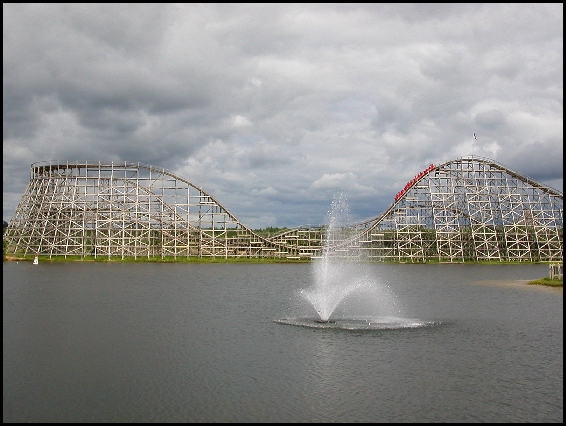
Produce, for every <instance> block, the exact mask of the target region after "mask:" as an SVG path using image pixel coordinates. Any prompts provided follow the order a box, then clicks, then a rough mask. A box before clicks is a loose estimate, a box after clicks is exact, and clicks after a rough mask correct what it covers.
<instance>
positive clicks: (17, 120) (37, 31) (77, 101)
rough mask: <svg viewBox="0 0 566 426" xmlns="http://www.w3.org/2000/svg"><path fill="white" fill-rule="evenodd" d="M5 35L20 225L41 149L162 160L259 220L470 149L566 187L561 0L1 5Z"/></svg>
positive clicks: (374, 191)
mask: <svg viewBox="0 0 566 426" xmlns="http://www.w3.org/2000/svg"><path fill="white" fill-rule="evenodd" d="M3 36H4V37H3V43H4V50H3V52H4V61H3V70H4V80H3V83H4V85H3V101H4V110H3V113H4V156H3V167H4V175H3V178H4V181H3V194H4V195H3V199H4V201H3V203H4V204H3V210H4V212H3V216H4V220H5V221H9V220H10V218H11V216H12V215H13V213H14V210H15V208H16V206H17V204H18V202H19V201H20V198H21V196H22V195H23V193H24V191H25V189H26V186H27V184H28V182H29V168H30V165H31V163H33V162H37V161H44V160H64V161H67V160H68V161H81V162H84V161H104V162H105V161H133V162H142V163H146V164H151V165H153V166H155V167H160V168H165V169H167V170H169V171H171V172H173V173H176V174H178V175H181V176H182V177H184V178H185V179H187V180H188V181H189V182H191V183H192V184H194V185H195V186H198V187H201V188H202V189H203V190H204V191H206V192H208V193H209V194H210V195H212V196H213V197H215V198H216V200H217V201H218V202H220V203H221V204H222V205H223V206H224V207H225V208H227V209H228V210H229V211H230V212H231V213H233V214H234V215H235V216H236V217H237V218H238V219H239V220H240V221H241V222H242V223H243V224H244V225H246V226H249V227H251V228H254V229H257V228H263V227H267V226H276V227H283V226H288V227H295V226H299V225H306V224H311V225H316V224H322V223H324V220H325V216H326V214H327V211H328V209H329V208H330V205H331V202H332V198H333V195H334V194H336V193H338V192H340V191H342V192H343V193H344V196H345V197H346V199H347V200H348V203H349V206H350V210H351V213H352V217H353V218H354V219H355V220H362V219H369V218H371V217H375V216H377V215H379V214H380V213H382V212H383V211H384V210H385V209H386V208H387V207H388V206H389V205H390V204H391V203H392V202H393V199H394V197H395V194H396V193H397V192H399V191H400V190H401V189H402V188H403V187H404V186H405V183H406V182H407V181H408V180H410V179H411V178H413V177H414V176H415V175H416V174H418V173H419V172H420V171H421V170H424V169H425V168H426V167H427V166H428V165H429V164H431V163H434V164H440V163H443V162H446V161H449V160H453V159H456V158H459V157H463V156H468V155H477V156H483V157H488V158H490V159H494V160H496V161H498V162H500V163H502V164H504V165H505V166H507V167H509V168H511V169H513V170H515V171H517V172H519V173H522V174H525V175H527V176H529V177H531V178H532V179H534V180H537V181H539V182H542V183H545V184H547V185H549V186H551V187H553V188H555V189H558V190H559V191H563V160H562V155H563V65H562V64H563V4H562V3H555V4H522V3H521V4H361V5H360V4H14V3H11V4H6V3H4V4H3ZM473 133H476V135H477V140H474V139H473V136H472V135H473Z"/></svg>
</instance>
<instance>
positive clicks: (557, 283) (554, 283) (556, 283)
mask: <svg viewBox="0 0 566 426" xmlns="http://www.w3.org/2000/svg"><path fill="white" fill-rule="evenodd" d="M562 281H563V279H562V278H560V279H558V278H554V279H550V278H549V277H545V278H539V279H538V280H533V281H529V284H531V285H545V286H548V287H562Z"/></svg>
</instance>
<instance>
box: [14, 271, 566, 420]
mask: <svg viewBox="0 0 566 426" xmlns="http://www.w3.org/2000/svg"><path fill="white" fill-rule="evenodd" d="M371 268H373V269H374V271H373V272H374V276H375V279H376V281H378V282H379V285H380V286H382V287H383V288H384V289H386V291H385V290H384V291H383V292H381V291H377V292H374V293H372V294H371V295H368V294H364V295H361V294H358V295H352V296H351V297H349V298H347V299H345V300H344V302H343V303H342V304H341V305H340V306H339V308H338V309H337V310H336V311H335V314H334V318H335V319H336V320H337V322H338V323H339V322H341V321H342V320H343V319H344V318H345V319H346V320H349V318H351V316H352V313H354V314H355V315H358V316H359V315H362V317H363V316H364V315H366V314H367V315H380V314H381V313H382V310H383V309H385V308H387V307H385V308H384V306H383V305H384V304H385V303H387V304H389V305H395V307H394V309H393V310H392V312H394V315H395V316H396V318H397V320H399V319H400V320H403V321H400V324H404V323H405V322H404V321H405V320H406V322H407V323H417V324H424V325H426V326H424V325H423V326H417V327H402V326H399V327H389V328H388V327H385V328H377V329H368V330H364V329H353V330H348V329H342V328H337V327H309V326H298V325H293V324H285V323H280V322H277V321H279V320H281V319H287V320H289V319H291V320H294V319H296V318H303V319H304V318H307V319H309V318H315V311H314V309H313V308H312V306H310V305H309V304H308V302H306V301H305V299H304V298H302V297H301V296H300V295H299V294H298V291H299V290H300V289H303V288H305V287H308V286H310V285H311V283H312V281H313V268H312V265H310V264H272V265H265V264H127V263H126V264H120V263H117V264H110V263H62V264H61V263H54V264H50V263H47V262H43V263H40V264H39V265H35V266H34V265H32V264H31V263H30V262H19V263H16V262H5V263H4V265H3V279H4V281H3V282H4V284H3V369H4V382H3V383H4V389H3V395H4V399H3V420H4V422H475V421H477V422H562V421H563V309H562V307H563V291H562V289H549V288H544V287H538V286H537V287H534V286H527V285H526V284H525V282H524V281H523V282H517V280H530V279H535V278H542V277H544V276H547V275H548V266H546V265H371ZM386 296H387V297H386ZM378 299H381V300H378ZM387 309H388V308H387ZM387 315H391V312H387Z"/></svg>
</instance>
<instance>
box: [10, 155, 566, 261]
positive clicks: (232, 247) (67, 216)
mask: <svg viewBox="0 0 566 426" xmlns="http://www.w3.org/2000/svg"><path fill="white" fill-rule="evenodd" d="M347 226H348V228H349V229H348V232H345V233H344V234H343V235H347V237H345V238H344V239H343V240H341V241H334V242H333V245H332V247H330V250H329V252H330V253H332V254H334V255H337V256H342V257H352V258H362V257H363V258H364V259H367V260H371V261H395V262H427V261H440V262H466V261H482V260H487V261H517V262H523V261H528V262H539V261H540V262H562V259H563V254H562V250H563V195H562V193H561V192H559V191H557V190H555V189H552V188H550V187H547V186H545V185H543V184H540V183H537V182H535V181H533V180H532V179H529V178H528V177H526V176H523V175H521V174H519V173H517V172H514V171H512V170H510V169H508V168H507V167H505V166H503V165H501V164H498V163H496V162H495V161H493V160H490V159H487V158H481V157H466V158H460V159H457V160H453V161H448V162H446V163H444V164H442V165H438V166H434V165H430V166H429V167H428V168H427V169H426V170H424V171H423V172H421V173H419V174H418V175H417V176H416V177H415V179H413V180H412V181H410V182H409V183H408V184H407V185H406V186H405V188H404V189H403V190H402V191H401V192H399V193H398V194H397V196H396V197H395V199H394V201H393V203H392V204H391V205H390V206H389V208H388V209H387V210H386V211H385V212H384V213H382V214H381V215H379V216H377V217H376V218H374V219H371V220H368V221H364V222H361V223H356V224H352V225H347ZM323 237H324V226H320V227H312V228H311V227H301V228H295V229H292V230H289V231H286V232H285V233H282V234H280V235H276V236H273V237H270V238H266V237H264V236H261V235H259V234H257V233H256V232H254V231H253V230H251V229H249V228H247V227H246V226H244V225H243V224H242V223H240V222H239V221H238V219H237V218H236V217H234V216H233V215H232V214H231V213H230V212H229V211H228V210H227V209H226V208H224V207H223V206H222V205H221V204H220V203H219V202H218V201H217V200H215V199H214V197H212V196H211V195H210V194H208V193H206V192H205V191H203V190H202V189H201V188H199V187H197V186H195V185H193V184H192V183H190V182H189V181H187V180H185V179H183V178H182V177H180V176H176V175H174V174H172V173H170V172H168V171H166V170H164V169H158V168H155V167H152V166H149V165H145V164H140V163H127V162H126V163H100V162H98V163H88V162H85V163H69V162H41V163H34V164H32V166H31V169H30V182H29V185H28V187H27V189H26V191H25V193H24V195H23V197H22V199H21V201H20V203H19V204H18V206H17V208H16V211H15V213H14V216H13V217H12V219H11V220H10V222H9V225H8V228H7V230H6V232H5V234H4V239H5V240H6V241H7V253H13V254H19V255H32V254H35V253H40V254H41V255H48V256H65V257H66V256H79V257H94V258H97V257H107V258H113V257H117V258H126V257H133V258H138V257H147V258H153V257H161V258H165V257H168V258H169V257H172V258H174V259H177V258H179V257H181V258H183V257H185V258H189V257H199V258H203V257H208V258H229V257H248V258H262V257H264V258H265V257H266V258H289V259H305V258H306V259H309V258H313V257H317V256H320V255H321V252H322V242H323Z"/></svg>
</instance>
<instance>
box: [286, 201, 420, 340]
mask: <svg viewBox="0 0 566 426" xmlns="http://www.w3.org/2000/svg"><path fill="white" fill-rule="evenodd" d="M351 222H352V221H351V215H350V209H349V206H348V203H347V200H346V198H345V197H344V194H343V193H339V194H337V195H335V196H334V199H333V201H332V205H331V209H330V211H329V212H328V215H327V217H326V232H325V236H324V241H323V248H322V253H321V256H320V257H317V258H314V259H313V265H312V266H313V269H312V270H313V285H312V286H311V287H310V288H306V289H301V290H299V292H298V295H299V299H301V300H303V301H307V302H308V305H309V309H311V310H312V309H313V308H314V310H315V311H316V314H317V316H316V317H308V316H307V317H305V316H301V317H295V318H283V319H280V320H277V321H276V322H279V323H283V324H291V325H300V326H306V327H315V328H340V329H355V330H359V329H364V330H366V329H391V328H413V327H421V326H424V325H430V323H425V322H422V321H419V320H413V319H405V318H402V317H401V315H402V314H401V307H400V304H399V301H398V300H397V297H396V296H395V294H394V293H393V292H392V291H391V289H390V288H389V285H387V284H385V283H382V282H381V279H380V277H377V276H376V275H375V272H376V265H375V263H374V264H371V263H370V262H367V261H366V260H364V259H363V256H361V254H360V253H359V252H356V251H355V250H354V249H352V248H351V247H348V245H347V244H341V243H342V242H345V241H348V240H349V239H350V238H353V237H355V235H354V232H355V231H354V227H353V226H352V223H351Z"/></svg>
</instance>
